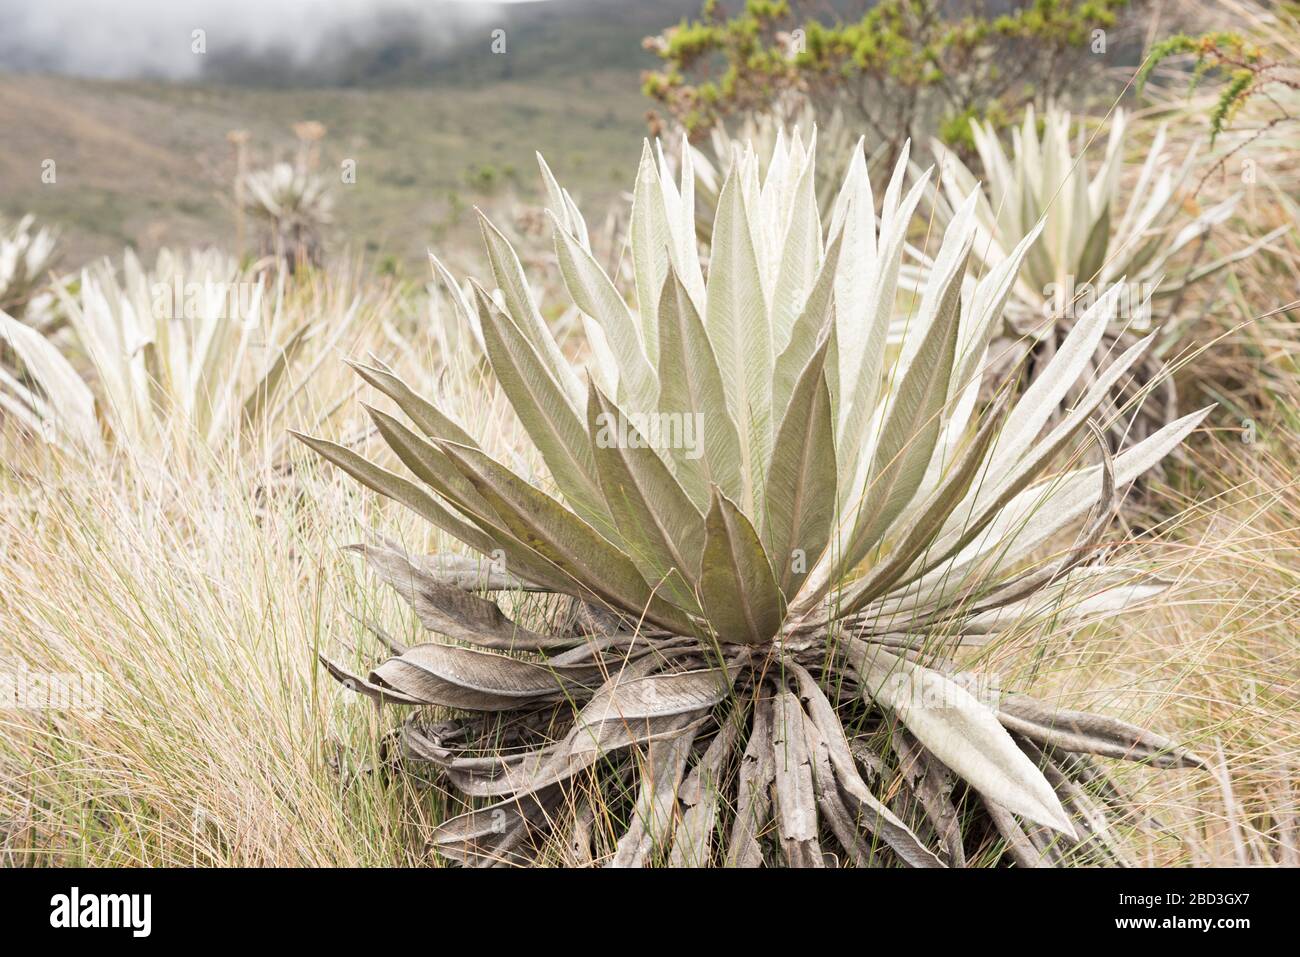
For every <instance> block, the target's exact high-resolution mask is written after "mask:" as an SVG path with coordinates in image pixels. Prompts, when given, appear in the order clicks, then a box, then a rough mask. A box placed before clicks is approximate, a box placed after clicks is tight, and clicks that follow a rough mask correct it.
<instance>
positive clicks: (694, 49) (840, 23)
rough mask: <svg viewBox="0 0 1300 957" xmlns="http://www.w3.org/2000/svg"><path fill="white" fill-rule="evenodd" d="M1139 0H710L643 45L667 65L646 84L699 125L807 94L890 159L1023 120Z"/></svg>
mask: <svg viewBox="0 0 1300 957" xmlns="http://www.w3.org/2000/svg"><path fill="white" fill-rule="evenodd" d="M1142 6H1143V4H1141V3H1131V2H1130V0H1012V2H990V0H870V2H864V0H858V2H851V3H840V4H834V5H830V4H811V3H801V2H799V0H745V2H743V3H737V4H735V5H734V6H729V5H726V4H725V3H723V2H720V0H706V2H705V3H704V4H703V6H702V9H701V12H700V16H699V18H698V19H695V20H689V21H688V20H682V22H680V23H678V24H676V25H674V26H670V27H668V28H667V29H666V30H664V31H663V33H662V34H661V35H659V36H655V37H648V38H647V39H646V41H645V45H646V47H647V48H648V49H650V50H651V51H653V52H654V53H655V54H657V55H658V56H659V57H660V59H661V60H662V61H663V67H662V69H660V70H655V71H647V72H646V73H645V74H644V77H643V89H644V91H645V93H646V95H647V96H650V97H652V98H653V99H655V100H657V101H659V102H660V103H662V104H663V106H664V107H665V108H666V109H667V110H668V111H669V113H670V114H671V115H672V116H673V117H675V118H676V119H677V120H678V121H679V122H681V123H682V124H683V125H684V126H685V127H686V128H687V130H689V131H690V132H691V134H692V135H693V136H694V135H697V134H700V133H703V132H705V131H706V130H708V129H710V128H712V127H713V126H715V125H716V124H717V123H719V122H720V121H722V120H723V119H725V118H726V117H727V116H729V115H732V114H736V113H741V114H743V113H747V112H751V111H754V110H760V111H761V110H766V109H768V108H769V106H770V104H771V103H772V101H773V100H774V99H777V98H779V97H781V96H784V95H788V94H790V93H798V94H806V95H808V96H811V97H813V98H814V99H815V100H816V101H817V103H818V104H819V105H823V106H824V105H827V104H831V103H835V104H839V105H840V106H843V107H844V108H845V109H847V110H849V111H850V112H851V115H852V116H853V118H854V120H855V122H857V121H860V122H861V123H862V125H863V128H864V129H865V130H866V131H867V132H868V134H869V135H870V136H871V140H872V142H873V143H877V144H881V145H882V146H883V147H884V148H885V150H886V153H887V156H888V157H889V162H890V163H892V162H893V160H894V159H895V158H897V156H898V155H899V153H900V152H901V150H902V148H903V143H904V142H905V141H906V140H907V139H908V138H909V137H910V138H912V139H916V138H917V137H918V136H920V135H921V134H922V132H923V131H925V130H927V129H940V130H941V131H943V133H944V134H945V135H946V136H947V137H948V139H949V142H950V143H951V145H954V146H962V147H965V146H968V145H969V143H968V140H967V138H966V134H967V128H968V125H967V123H966V121H967V120H968V119H970V118H972V117H983V118H988V119H992V118H997V117H1003V116H1014V115H1016V114H1017V113H1019V111H1020V108H1021V107H1022V106H1023V105H1024V104H1025V103H1027V102H1039V103H1042V102H1045V101H1046V100H1047V99H1049V98H1051V97H1053V96H1057V95H1062V94H1065V93H1068V92H1070V91H1071V89H1072V88H1073V86H1072V85H1075V84H1078V83H1079V82H1080V80H1081V78H1083V77H1087V76H1095V75H1096V74H1097V72H1098V71H1099V70H1100V69H1102V68H1104V67H1106V66H1112V65H1113V61H1110V60H1108V59H1107V58H1106V57H1105V56H1103V54H1104V53H1105V52H1106V51H1107V49H1108V48H1110V46H1112V45H1114V44H1118V43H1119V41H1120V38H1121V34H1123V33H1125V32H1127V31H1128V30H1129V29H1131V28H1133V27H1135V26H1137V25H1138V24H1139V23H1140V8H1141V7H1142Z"/></svg>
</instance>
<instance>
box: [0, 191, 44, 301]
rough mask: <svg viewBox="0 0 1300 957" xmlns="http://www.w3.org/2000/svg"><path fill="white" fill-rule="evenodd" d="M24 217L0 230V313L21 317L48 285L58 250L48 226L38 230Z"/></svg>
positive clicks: (31, 221)
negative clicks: (1, 311) (47, 281)
mask: <svg viewBox="0 0 1300 957" xmlns="http://www.w3.org/2000/svg"><path fill="white" fill-rule="evenodd" d="M34 225H35V217H33V216H24V217H23V218H22V219H20V220H18V222H16V223H14V224H13V225H11V226H10V227H9V228H7V229H4V228H0V309H3V310H4V311H5V312H7V313H9V314H10V315H12V316H18V317H22V316H23V314H24V313H25V312H26V311H27V309H28V307H29V306H30V305H31V302H32V299H33V297H34V296H36V294H37V293H38V292H39V291H40V289H41V287H42V286H43V285H44V284H45V282H46V279H47V276H48V273H49V271H50V267H52V266H53V265H54V261H55V258H56V254H57V250H58V237H57V236H56V235H55V233H54V231H53V230H51V229H50V228H49V227H47V226H43V227H41V228H40V229H35V228H34Z"/></svg>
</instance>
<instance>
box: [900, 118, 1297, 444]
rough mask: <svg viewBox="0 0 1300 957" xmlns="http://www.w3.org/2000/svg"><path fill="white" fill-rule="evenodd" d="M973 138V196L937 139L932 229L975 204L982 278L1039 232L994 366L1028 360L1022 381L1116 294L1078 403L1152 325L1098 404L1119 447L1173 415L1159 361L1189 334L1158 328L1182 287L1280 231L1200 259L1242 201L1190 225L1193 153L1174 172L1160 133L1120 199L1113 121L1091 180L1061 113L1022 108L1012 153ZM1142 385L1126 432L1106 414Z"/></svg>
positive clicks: (969, 180)
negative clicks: (1145, 398) (1110, 395)
mask: <svg viewBox="0 0 1300 957" xmlns="http://www.w3.org/2000/svg"><path fill="white" fill-rule="evenodd" d="M971 129H972V132H973V134H974V142H975V148H976V150H977V152H978V154H979V158H980V163H981V166H982V168H983V177H982V179H983V184H984V188H983V189H982V190H981V189H979V185H980V178H979V177H977V176H976V174H975V173H973V172H972V171H971V170H970V169H969V168H967V167H966V165H965V164H964V163H963V162H962V161H961V159H960V158H959V157H958V156H957V154H956V153H954V152H953V151H951V150H950V149H948V148H947V147H945V146H944V145H943V144H942V143H940V142H938V141H937V140H936V141H934V142H933V144H932V148H933V151H934V154H935V157H936V159H937V160H938V162H939V166H940V171H941V173H940V176H939V180H940V184H941V188H940V189H936V190H934V191H932V192H931V194H930V195H931V199H932V201H933V206H934V212H935V214H936V219H937V220H938V222H940V223H941V224H942V223H945V222H948V221H950V220H951V219H952V217H953V216H954V215H955V209H956V208H957V207H958V206H959V205H960V204H962V203H964V202H965V201H966V200H967V198H968V197H969V196H971V195H972V193H974V194H975V195H976V197H977V198H976V200H975V203H976V210H975V220H976V226H975V234H976V238H975V241H974V243H973V244H972V247H971V255H972V256H974V257H975V258H976V259H977V260H978V261H979V263H980V267H981V269H982V270H986V269H992V268H995V267H997V266H999V265H1000V264H1002V263H1004V262H1006V261H1007V259H1008V258H1009V257H1011V256H1012V255H1013V251H1014V249H1015V248H1016V245H1017V244H1018V243H1019V242H1020V241H1021V239H1022V238H1023V237H1024V236H1026V235H1027V234H1029V233H1030V231H1031V230H1033V229H1035V228H1036V227H1037V226H1038V224H1040V223H1041V224H1042V228H1041V234H1040V238H1039V240H1038V241H1037V242H1036V243H1034V244H1033V245H1032V246H1031V247H1030V248H1029V251H1028V253H1027V254H1026V255H1025V259H1024V264H1023V266H1022V268H1021V270H1020V276H1019V278H1018V279H1017V281H1016V283H1015V285H1014V286H1013V288H1012V294H1011V296H1010V297H1009V298H1008V301H1007V308H1006V310H1005V314H1004V316H1005V328H1004V330H1003V332H1004V339H1003V341H1001V342H999V343H997V345H996V346H995V349H994V352H995V354H996V355H998V356H999V357H1000V358H1001V360H1002V363H1003V367H1010V366H1013V365H1018V364H1020V363H1021V362H1022V360H1024V359H1025V357H1026V353H1029V354H1031V355H1030V358H1031V374H1032V372H1033V365H1034V364H1035V363H1037V362H1039V361H1041V360H1042V359H1043V358H1045V357H1050V356H1051V355H1052V354H1053V352H1054V351H1055V349H1056V348H1058V347H1059V345H1060V343H1061V341H1062V340H1063V338H1064V336H1065V335H1066V333H1068V331H1069V330H1070V328H1071V327H1072V325H1073V324H1074V322H1075V321H1076V320H1077V319H1078V317H1079V316H1080V315H1082V314H1083V312H1084V311H1085V310H1086V309H1087V308H1088V307H1089V306H1091V305H1092V304H1093V303H1094V302H1096V301H1097V300H1098V299H1100V298H1101V296H1102V294H1103V292H1104V291H1105V290H1108V289H1111V288H1112V287H1113V286H1116V285H1118V286H1119V288H1120V295H1119V296H1118V297H1117V298H1116V300H1115V303H1114V307H1113V314H1112V318H1111V322H1110V324H1109V326H1108V328H1107V330H1106V333H1105V334H1104V335H1103V337H1102V339H1101V341H1100V343H1099V344H1098V352H1097V355H1096V357H1095V358H1094V359H1093V360H1092V361H1091V362H1090V363H1089V364H1088V366H1087V368H1086V369H1085V372H1084V374H1083V375H1082V376H1081V377H1080V381H1079V385H1078V386H1077V387H1075V388H1074V389H1072V390H1071V392H1070V393H1069V394H1068V397H1069V398H1071V399H1077V398H1078V396H1079V395H1080V394H1081V393H1080V391H1079V390H1080V389H1082V388H1086V387H1087V386H1088V385H1089V384H1090V383H1091V382H1092V381H1094V380H1095V378H1096V376H1097V374H1098V372H1099V371H1100V369H1101V368H1102V366H1103V365H1104V364H1105V363H1106V361H1107V359H1108V358H1110V357H1112V356H1114V355H1115V354H1116V353H1117V352H1119V351H1122V350H1124V349H1126V348H1128V347H1129V346H1130V345H1132V344H1133V343H1134V342H1136V341H1137V340H1138V339H1139V338H1140V337H1141V336H1143V335H1145V334H1146V333H1148V332H1150V331H1151V330H1152V329H1157V328H1158V329H1159V334H1158V340H1157V342H1156V345H1155V346H1154V347H1153V348H1152V349H1151V350H1150V351H1149V352H1148V353H1147V355H1146V356H1145V357H1144V359H1143V360H1142V361H1141V362H1139V363H1138V364H1137V366H1136V367H1135V370H1134V375H1133V377H1132V379H1131V380H1130V382H1129V384H1128V385H1127V386H1126V387H1125V389H1124V390H1123V393H1122V395H1123V400H1124V401H1122V402H1119V403H1113V402H1110V401H1107V402H1105V403H1104V404H1103V410H1104V411H1105V412H1106V413H1107V414H1108V417H1110V418H1112V419H1113V420H1114V421H1115V422H1116V423H1117V426H1116V428H1117V431H1116V433H1115V434H1116V437H1120V436H1122V435H1123V434H1124V433H1125V432H1126V431H1129V430H1131V429H1136V432H1131V431H1130V433H1129V434H1136V435H1139V436H1140V435H1146V434H1149V433H1150V432H1151V431H1152V430H1153V429H1155V428H1158V427H1159V426H1160V425H1163V424H1164V423H1165V422H1168V421H1169V420H1170V419H1171V418H1173V416H1174V415H1175V411H1176V408H1177V397H1176V395H1175V393H1174V383H1173V379H1172V377H1171V376H1169V375H1166V374H1165V373H1164V367H1163V363H1164V361H1165V359H1167V358H1168V357H1169V356H1170V355H1171V353H1172V351H1173V349H1174V347H1175V346H1176V345H1177V344H1178V342H1179V341H1180V339H1181V336H1182V334H1183V333H1184V332H1185V331H1186V328H1185V326H1184V325H1183V324H1180V323H1177V322H1176V321H1175V322H1170V321H1169V320H1170V319H1171V318H1172V319H1176V318H1177V317H1176V316H1171V315H1170V313H1171V311H1173V310H1175V308H1176V306H1177V304H1179V303H1181V302H1182V301H1183V296H1184V294H1185V292H1186V290H1187V289H1188V287H1190V286H1192V285H1193V284H1195V283H1197V282H1200V281H1201V280H1204V279H1206V278H1207V277H1209V276H1212V275H1214V274H1215V273H1216V272H1218V271H1219V270H1221V269H1223V268H1224V267H1225V266H1228V265H1230V264H1231V263H1234V262H1237V261H1240V260H1241V259H1244V258H1245V257H1247V256H1250V255H1251V254H1253V253H1254V252H1255V251H1256V250H1258V249H1259V248H1260V247H1261V246H1262V245H1264V244H1265V243H1268V242H1270V241H1272V240H1273V239H1275V238H1276V237H1277V236H1278V235H1279V232H1278V231H1274V232H1272V233H1270V234H1268V235H1267V236H1264V237H1262V238H1260V239H1259V240H1257V241H1256V242H1254V243H1251V244H1250V245H1249V246H1247V247H1245V248H1243V249H1240V250H1237V251H1235V252H1233V253H1231V254H1229V255H1226V256H1223V257H1220V258H1218V259H1213V260H1212V261H1211V259H1210V257H1207V256H1206V255H1205V252H1206V249H1205V244H1206V242H1207V239H1208V237H1209V233H1210V230H1211V229H1212V228H1213V227H1214V226H1216V225H1218V224H1220V223H1222V222H1224V221H1225V220H1226V219H1227V218H1228V217H1229V216H1230V215H1231V213H1232V211H1233V209H1234V208H1235V206H1236V204H1237V201H1238V199H1239V197H1236V196H1234V197H1229V198H1228V199H1226V200H1224V201H1223V202H1220V203H1217V204H1215V205H1214V206H1211V207H1209V208H1207V209H1205V210H1202V211H1201V212H1200V213H1199V214H1198V215H1196V216H1189V215H1187V214H1186V212H1185V210H1186V204H1187V202H1188V199H1189V196H1188V194H1189V193H1190V190H1189V189H1187V188H1186V187H1187V185H1188V178H1189V176H1190V174H1191V173H1192V171H1193V167H1194V162H1195V152H1194V151H1192V152H1189V153H1188V154H1187V156H1186V157H1185V159H1184V160H1183V162H1182V164H1181V165H1180V166H1178V167H1177V168H1175V167H1174V166H1173V165H1172V164H1171V163H1170V162H1169V161H1168V159H1167V157H1166V156H1165V155H1164V154H1165V141H1166V133H1165V128H1164V127H1163V126H1162V127H1160V128H1159V129H1158V130H1157V132H1156V134H1155V137H1154V139H1153V141H1152V143H1151V146H1150V149H1149V150H1148V152H1147V155H1146V158H1145V160H1144V162H1143V163H1142V165H1141V167H1140V169H1139V171H1138V173H1137V177H1136V179H1135V180H1133V181H1132V182H1131V184H1129V188H1128V190H1127V195H1125V185H1126V184H1125V183H1124V176H1123V171H1124V163H1125V148H1126V134H1127V131H1128V122H1127V118H1126V116H1125V114H1124V112H1123V111H1116V113H1115V115H1114V116H1113V118H1112V119H1111V121H1110V125H1109V133H1108V136H1107V139H1106V144H1105V148H1104V152H1103V151H1101V150H1100V149H1099V150H1096V151H1094V154H1095V153H1098V152H1100V153H1101V156H1102V158H1101V161H1100V163H1099V164H1096V168H1095V170H1094V171H1093V172H1091V173H1090V172H1089V165H1088V159H1087V146H1088V141H1087V140H1085V136H1086V135H1087V134H1086V131H1085V130H1084V129H1083V127H1082V126H1076V125H1074V124H1072V122H1071V117H1070V114H1069V113H1068V112H1066V111H1065V110H1062V109H1059V108H1056V107H1051V108H1049V109H1048V110H1047V111H1046V112H1045V113H1044V115H1043V116H1042V124H1041V130H1040V128H1039V119H1038V117H1037V116H1036V114H1035V112H1034V110H1033V108H1032V107H1030V108H1028V109H1027V110H1026V112H1025V116H1024V121H1023V123H1022V124H1021V126H1020V127H1019V128H1018V129H1013V130H1012V135H1011V148H1010V150H1008V149H1007V148H1006V147H1005V146H1004V145H1003V143H1002V142H1001V141H1000V140H999V138H998V135H997V132H996V131H995V130H994V129H993V127H992V126H991V125H989V124H987V123H981V122H979V121H973V122H972V124H971ZM1072 144H1073V145H1072ZM928 269H929V264H928V263H924V262H923V264H922V266H921V267H920V268H919V269H917V270H915V272H914V271H913V270H912V269H910V268H909V269H907V270H906V272H907V273H908V275H909V278H910V277H911V276H913V275H915V274H920V275H922V276H924V274H925V273H926V272H927V271H928ZM1149 388H1154V389H1155V390H1156V391H1157V392H1158V400H1157V401H1151V402H1148V403H1147V404H1146V406H1145V407H1144V408H1143V409H1140V410H1139V414H1138V417H1137V419H1136V421H1135V422H1133V423H1131V424H1130V423H1127V422H1122V421H1120V420H1119V418H1118V417H1117V416H1116V415H1115V412H1116V410H1117V409H1118V408H1120V407H1121V406H1122V405H1124V404H1128V403H1129V400H1132V399H1133V398H1134V397H1135V396H1136V395H1137V394H1138V393H1139V392H1140V391H1142V390H1146V389H1149Z"/></svg>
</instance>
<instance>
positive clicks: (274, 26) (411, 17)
mask: <svg viewBox="0 0 1300 957" xmlns="http://www.w3.org/2000/svg"><path fill="white" fill-rule="evenodd" d="M506 2H509V0H506ZM501 5H502V4H501V2H499V0H452V2H445V0H444V2H441V3H437V2H435V3H431V2H429V0H35V2H32V0H5V2H4V3H0V69H38V70H53V71H56V72H68V73H77V74H83V75H90V76H108V77H126V76H137V75H163V76H169V77H175V78H192V77H194V76H197V75H198V73H199V71H200V70H201V69H202V65H203V60H202V57H200V56H198V55H196V54H195V53H194V52H192V50H191V44H192V39H191V38H192V35H193V31H194V30H197V29H201V30H204V31H206V43H207V51H208V53H207V55H216V54H219V53H221V52H222V51H227V52H229V51H236V52H241V53H253V54H256V53H259V52H264V51H266V50H268V49H271V48H282V49H285V50H286V51H287V52H288V53H289V54H290V55H291V56H293V57H294V58H295V59H297V60H298V61H300V62H302V61H306V60H308V59H310V58H312V57H314V56H317V55H318V54H320V53H321V52H323V47H324V46H325V45H326V44H333V43H337V42H342V41H344V39H346V41H350V42H351V43H354V44H355V43H363V42H366V41H368V40H376V39H381V38H383V36H384V35H385V33H387V32H392V31H393V30H394V27H393V24H394V20H396V19H399V18H401V22H402V23H403V24H404V25H405V26H404V29H403V36H409V29H410V27H411V25H414V26H415V28H416V29H417V30H418V39H420V40H421V41H422V42H424V43H425V44H426V45H427V46H429V47H430V48H434V49H436V48H437V47H438V46H439V45H440V44H442V43H447V42H450V41H451V40H453V39H455V38H457V37H458V36H460V35H461V34H463V33H464V31H466V30H467V29H471V28H473V27H475V26H481V25H485V24H488V23H490V22H492V19H493V16H494V13H495V12H496V11H497V10H498V9H499V7H500V6H501Z"/></svg>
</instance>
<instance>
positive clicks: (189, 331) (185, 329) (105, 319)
mask: <svg viewBox="0 0 1300 957" xmlns="http://www.w3.org/2000/svg"><path fill="white" fill-rule="evenodd" d="M268 285H269V287H270V288H268ZM58 295H59V297H60V299H61V306H62V311H63V313H64V314H65V315H66V317H67V322H68V325H69V327H70V330H71V333H72V335H71V340H72V342H71V345H70V347H69V349H68V351H69V352H71V353H72V354H71V355H65V353H64V349H63V348H61V347H60V344H59V343H56V342H55V341H54V340H52V339H51V338H49V337H46V336H43V335H42V334H41V333H39V332H38V331H37V330H35V329H32V328H30V327H27V326H25V325H23V324H22V323H19V322H18V321H17V320H15V319H13V318H12V317H10V316H8V315H6V314H4V313H2V312H0V343H3V344H4V345H5V346H7V347H8V348H9V349H10V350H11V351H12V352H13V354H14V355H15V356H16V357H17V358H18V360H19V364H20V367H21V374H15V375H10V374H8V373H5V371H4V370H3V369H0V407H3V408H4V409H5V410H6V411H7V412H9V413H10V414H11V415H13V416H14V417H15V418H16V419H17V420H18V421H19V422H20V423H21V424H23V425H24V426H25V427H27V428H28V429H29V430H30V431H31V432H33V433H34V434H36V435H37V436H40V437H42V438H44V439H46V440H48V441H50V442H53V443H55V444H58V445H61V446H63V447H65V448H68V449H71V450H74V451H77V452H80V453H83V454H89V455H92V456H99V455H103V454H105V453H107V452H108V451H110V450H111V449H113V448H117V449H121V450H123V451H130V452H134V453H139V454H143V455H146V456H155V457H156V456H160V455H165V454H168V453H169V451H170V450H173V449H175V448H178V447H184V446H185V445H187V444H188V443H189V441H190V440H191V439H197V440H198V441H199V442H200V443H201V444H202V445H204V446H206V447H208V448H212V449H215V448H217V447H218V446H220V445H222V444H224V443H227V442H237V441H238V440H239V437H240V436H241V435H244V436H248V435H251V434H255V433H259V434H260V433H261V432H262V431H263V430H265V429H266V428H267V427H268V425H269V424H271V423H274V422H276V421H277V419H279V418H280V417H281V416H282V415H283V413H284V410H285V408H286V407H287V405H288V403H289V400H290V399H291V398H292V397H293V395H294V393H295V392H297V391H298V389H300V388H301V385H302V383H303V382H304V381H305V380H306V379H307V378H309V377H310V376H311V374H312V372H313V371H314V370H315V369H317V368H319V366H320V365H321V364H322V363H323V362H324V360H325V358H326V357H327V356H328V355H329V354H330V353H331V350H332V349H333V348H335V347H337V345H338V343H339V342H340V340H341V338H342V337H343V336H344V335H345V334H346V333H347V330H348V328H349V327H350V325H351V323H352V320H353V319H354V318H355V315H356V311H357V309H356V305H355V304H353V306H352V308H349V309H348V310H347V311H346V312H345V313H343V315H342V316H340V317H339V318H338V320H337V322H335V323H334V324H333V327H332V328H329V329H326V328H324V326H323V324H318V323H313V322H311V321H303V314H304V313H305V312H306V310H303V309H300V308H296V307H294V305H293V304H292V303H291V302H290V301H289V297H290V296H291V293H290V292H288V291H287V290H286V288H285V284H284V282H283V279H282V278H281V280H280V281H278V282H277V281H276V280H275V279H270V280H269V281H268V274H266V273H253V272H250V271H247V270H243V269H241V268H240V267H239V265H238V263H236V262H235V261H234V260H233V259H232V258H231V257H229V256H227V255H225V254H224V253H221V252H219V251H217V250H206V251H192V252H190V253H188V254H181V253H173V252H171V251H169V250H163V251H162V252H160V253H159V255H158V258H157V261H156V263H155V265H154V267H153V269H151V270H150V269H146V268H145V267H144V266H143V265H141V263H140V261H139V260H138V259H137V258H136V256H135V254H134V253H132V252H130V251H128V252H127V253H126V255H125V257H124V259H123V265H122V275H121V279H119V278H118V274H117V271H116V269H115V268H114V267H113V265H112V264H111V263H109V262H108V261H104V262H101V263H99V264H98V265H96V266H93V267H91V268H89V269H86V270H83V271H82V273H81V276H80V281H79V283H78V288H77V290H76V292H75V294H73V293H72V292H69V291H68V290H66V289H62V288H61V289H59V290H58ZM83 362H84V363H88V364H89V367H90V370H91V371H92V373H93V374H92V375H89V376H83V375H82V374H81V373H80V372H79V371H78V367H77V366H78V364H82V363H83ZM295 364H297V369H296V377H295V376H292V375H291V374H290V370H291V368H292V367H293V366H294V365H295ZM275 432H276V435H277V437H278V436H279V435H280V434H281V433H280V430H279V429H278V428H277V429H276V430H275ZM274 444H277V445H278V444H279V439H278V438H277V439H276V441H275V443H274Z"/></svg>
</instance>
